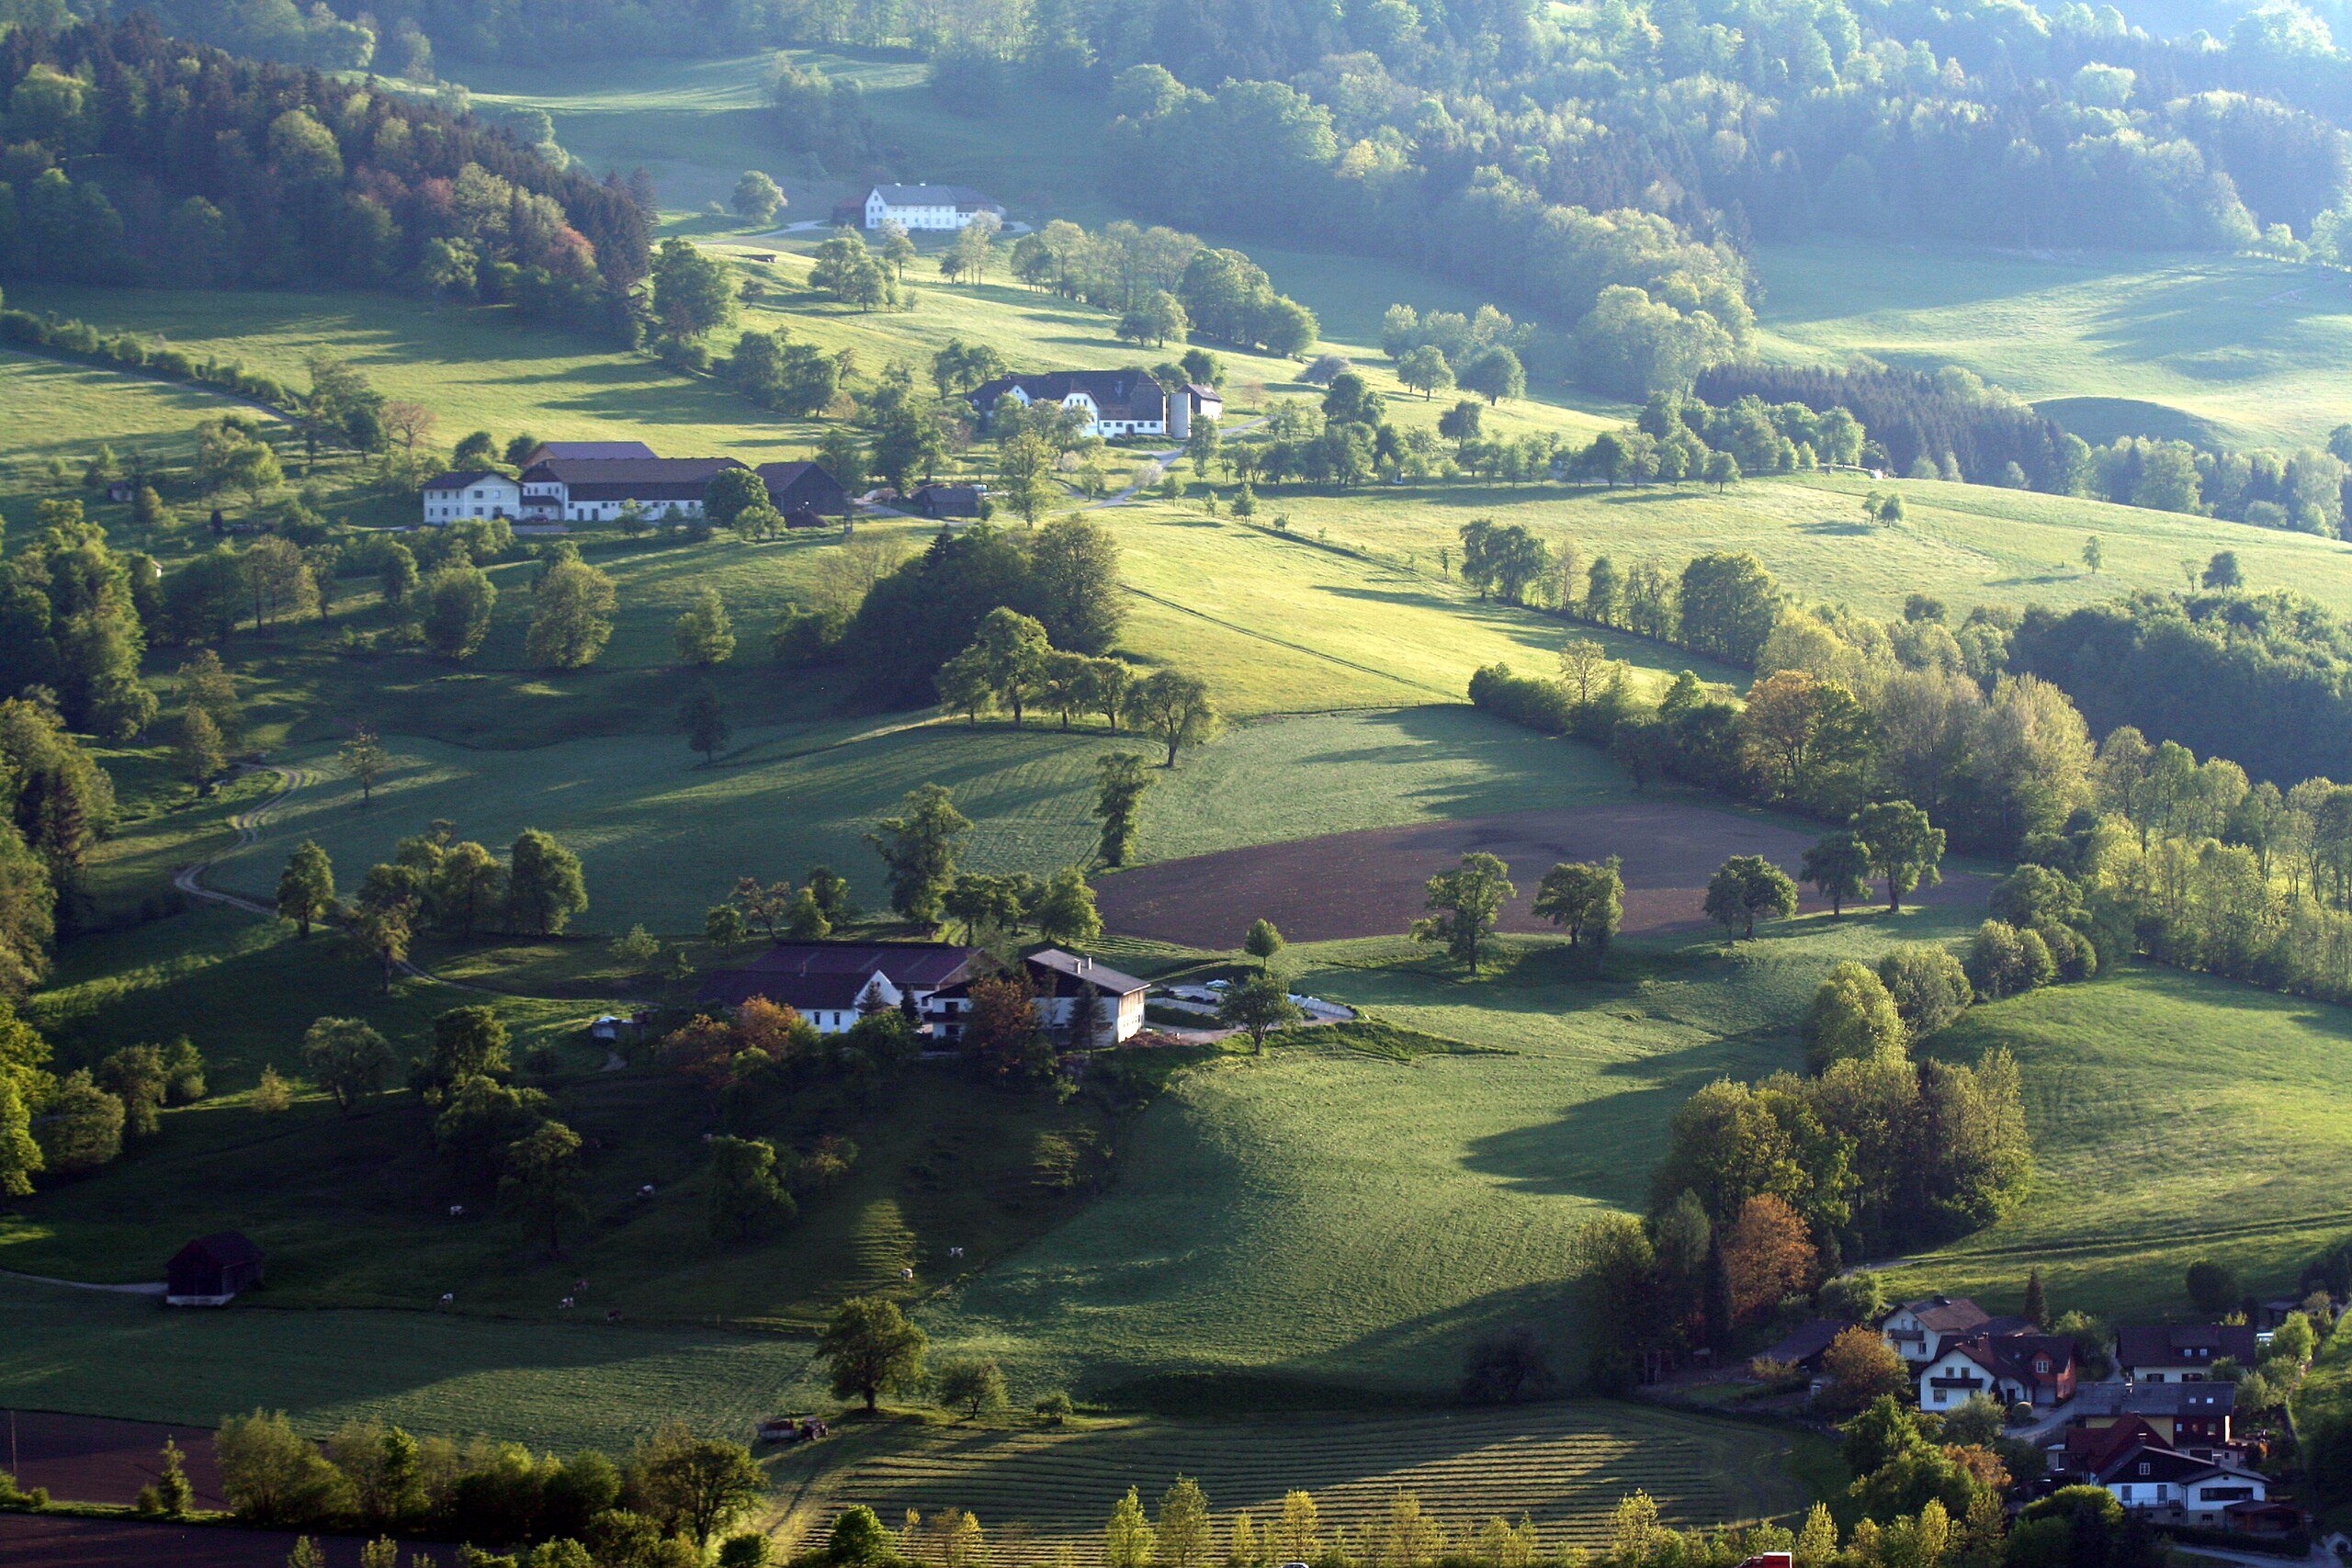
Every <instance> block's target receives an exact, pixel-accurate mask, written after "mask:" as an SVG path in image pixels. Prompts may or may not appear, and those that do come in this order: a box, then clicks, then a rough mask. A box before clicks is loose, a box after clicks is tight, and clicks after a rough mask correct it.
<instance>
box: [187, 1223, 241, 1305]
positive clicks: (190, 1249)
mask: <svg viewBox="0 0 2352 1568" xmlns="http://www.w3.org/2000/svg"><path fill="white" fill-rule="evenodd" d="M260 1283H261V1247H259V1245H257V1244H256V1243H255V1242H254V1238H253V1237H251V1236H249V1235H245V1233H244V1232H243V1231H218V1232H215V1233H214V1234H213V1235H206V1236H198V1237H197V1239H196V1240H194V1241H192V1242H189V1243H188V1244H187V1246H186V1247H181V1248H180V1249H179V1251H177V1252H175V1253H174V1254H173V1255H172V1260H171V1261H170V1262H169V1263H167V1264H165V1265H164V1305H165V1306H226V1305H228V1304H229V1303H230V1301H231V1300H232V1298H234V1297H235V1295H236V1294H237V1292H240V1291H243V1290H250V1289H251V1288H252V1287H254V1286H255V1285H258V1284H260Z"/></svg>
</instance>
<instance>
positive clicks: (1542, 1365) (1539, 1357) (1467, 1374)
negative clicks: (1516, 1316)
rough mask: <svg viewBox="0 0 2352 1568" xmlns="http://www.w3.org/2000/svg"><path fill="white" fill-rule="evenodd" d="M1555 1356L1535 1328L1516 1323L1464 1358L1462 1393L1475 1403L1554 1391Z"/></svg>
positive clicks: (1503, 1401) (1538, 1396)
mask: <svg viewBox="0 0 2352 1568" xmlns="http://www.w3.org/2000/svg"><path fill="white" fill-rule="evenodd" d="M1554 1388H1555V1379H1554V1378H1553V1376H1552V1360H1551V1357H1550V1355H1549V1354H1548V1353H1547V1352H1546V1351H1545V1349H1544V1341H1543V1340H1542V1339H1541V1338H1540V1337H1537V1335H1536V1333H1535V1330H1533V1329H1532V1328H1530V1327H1528V1326H1527V1325H1524V1324H1514V1325H1512V1326H1510V1327H1509V1328H1506V1329H1503V1330H1501V1331H1499V1332H1498V1333H1495V1334H1489V1335H1487V1337H1484V1338H1482V1339H1480V1340H1478V1341H1477V1342H1476V1344H1474V1345H1472V1346H1471V1347H1470V1353H1469V1355H1468V1356H1467V1357H1465V1358H1464V1363H1463V1371H1462V1397H1463V1398H1464V1400H1467V1401H1468V1402H1469V1403H1471V1404H1518V1403H1519V1402H1520V1401H1521V1400H1522V1399H1544V1398H1546V1397H1548V1396H1549V1395H1550V1394H1551V1393H1553V1391H1554Z"/></svg>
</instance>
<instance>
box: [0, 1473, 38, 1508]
mask: <svg viewBox="0 0 2352 1568" xmlns="http://www.w3.org/2000/svg"><path fill="white" fill-rule="evenodd" d="M48 1506H49V1488H48V1487H46V1486H36V1487H34V1488H33V1489H32V1490H31V1491H29V1492H27V1491H25V1490H23V1489H22V1488H20V1487H19V1486H17V1478H16V1477H15V1476H13V1475H11V1474H9V1473H8V1472H6V1471H5V1470H0V1508H46V1507H48Z"/></svg>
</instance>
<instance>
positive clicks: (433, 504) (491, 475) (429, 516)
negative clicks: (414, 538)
mask: <svg viewBox="0 0 2352 1568" xmlns="http://www.w3.org/2000/svg"><path fill="white" fill-rule="evenodd" d="M522 513H523V487H522V486H521V485H520V484H517V483H516V482H515V480H513V479H508V478H507V477H506V476H505V475H504V474H502V473H500V472H498V471H497V470H496V469H494V468H459V469H457V470H454V471H452V472H450V473H446V474H435V475H434V476H433V477H432V478H431V479H427V480H425V481H424V521H425V522H426V523H428V524H430V525H433V526H435V527H447V525H449V524H452V523H455V522H458V520H460V519H461V518H468V517H505V518H515V517H519V516H521V515H522Z"/></svg>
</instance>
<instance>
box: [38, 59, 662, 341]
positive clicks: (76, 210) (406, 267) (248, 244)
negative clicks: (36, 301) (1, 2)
mask: <svg viewBox="0 0 2352 1568" xmlns="http://www.w3.org/2000/svg"><path fill="white" fill-rule="evenodd" d="M0 100H5V102H6V105H7V112H6V119H5V126H6V130H5V137H0V141H5V143H6V145H5V148H0V276H32V277H51V278H63V279H71V280H76V281H84V282H97V283H141V282H149V281H154V280H156V279H158V278H160V277H162V276H170V277H171V278H173V279H174V280H175V281H180V282H189V283H197V284H209V283H219V284H249V285H251V284H262V285H267V284H284V283H292V282H308V281H334V282H342V283H351V284H359V285H363V286H369V287H378V286H388V285H392V284H405V285H408V286H412V287H415V288H424V289H431V290H434V291H435V292H443V291H456V292H458V293H461V294H474V293H479V294H481V295H482V296H484V297H487V298H491V299H511V300H514V301H515V302H516V303H518V304H521V305H523V306H524V307H525V308H526V309H528V310H533V311H534V313H537V314H541V315H547V316H551V317H557V318H560V319H564V320H568V321H574V322H576V323H578V324H582V325H593V326H600V327H605V328H609V329H612V330H615V331H616V332H621V333H626V332H627V331H628V330H629V321H630V316H631V311H630V309H629V306H628V293H629V290H630V289H631V288H633V286H634V285H636V284H637V283H638V282H639V280H640V279H641V278H643V277H644V276H645V275H646V271H647V266H648V256H647V231H646V222H645V218H644V215H643V214H642V213H641V212H640V211H639V208H638V206H637V204H636V202H635V201H633V200H632V199H631V198H630V197H629V194H628V191H627V190H626V189H625V188H623V187H622V186H620V185H619V184H618V183H617V182H616V183H608V184H601V185H600V184H598V183H597V182H595V181H594V180H592V179H589V178H587V177H585V176H583V175H576V174H570V173H565V172H562V171H560V170H559V169H557V168H555V167H553V166H552V165H550V164H548V163H547V162H546V161H545V160H544V159H543V158H541V157H540V156H539V155H538V154H537V153H536V152H531V151H529V150H527V149H525V148H523V147H520V146H518V145H517V144H516V143H515V141H512V140H511V139H509V138H508V137H506V136H505V135H503V133H500V132H497V131H493V130H489V129H487V128H484V127H482V126H480V125H478V124H476V123H474V122H472V121H471V120H459V119H456V118H452V117H451V116H450V115H448V114H447V113H446V112H444V111H443V110H441V109H438V108H435V107H428V106H424V105H420V104H416V103H413V102H409V101H406V100H403V99H401V98H397V97H394V96H390V95H388V94H384V93H381V92H377V91H374V90H371V89H370V88H369V87H368V86H366V85H360V84H356V83H351V82H345V81H339V80H336V79H334V78H331V77H327V76H322V75H321V74H319V73H317V72H315V71H310V70H302V69H297V68H294V67H290V66H285V65H271V64H262V63H256V62H252V61H247V60H240V59H236V58H233V57H232V56H230V55H228V54H225V53H222V52H220V51H218V50H211V49H198V48H194V47H191V46H190V45H188V44H187V43H184V42H182V41H179V40H177V39H171V38H168V37H166V36H165V35H164V34H163V33H161V32H159V31H157V30H156V29H155V28H154V27H153V24H152V23H151V22H150V21H148V20H147V19H146V18H144V17H141V18H135V19H133V20H132V21H130V22H127V23H125V24H123V25H121V26H119V27H115V28H102V27H96V26H77V27H73V28H68V29H67V30H65V31H63V32H62V33H56V34H49V33H42V32H38V31H33V30H28V29H21V28H20V29H17V30H14V31H11V32H10V33H8V34H7V35H6V38H5V39H0Z"/></svg>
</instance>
